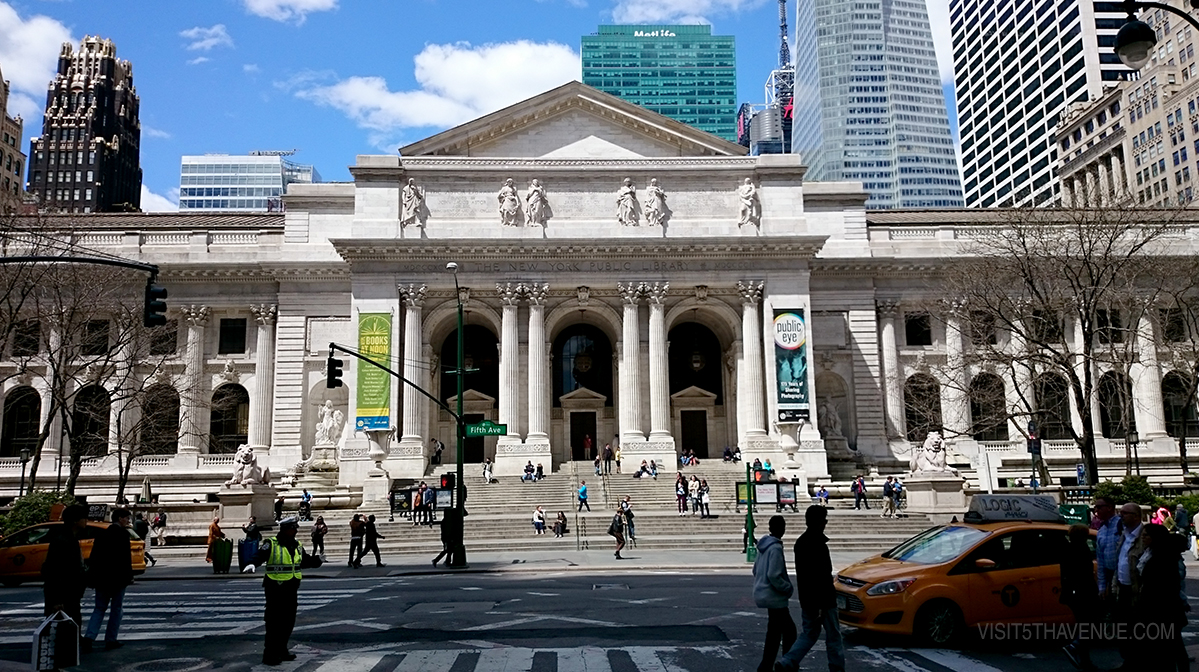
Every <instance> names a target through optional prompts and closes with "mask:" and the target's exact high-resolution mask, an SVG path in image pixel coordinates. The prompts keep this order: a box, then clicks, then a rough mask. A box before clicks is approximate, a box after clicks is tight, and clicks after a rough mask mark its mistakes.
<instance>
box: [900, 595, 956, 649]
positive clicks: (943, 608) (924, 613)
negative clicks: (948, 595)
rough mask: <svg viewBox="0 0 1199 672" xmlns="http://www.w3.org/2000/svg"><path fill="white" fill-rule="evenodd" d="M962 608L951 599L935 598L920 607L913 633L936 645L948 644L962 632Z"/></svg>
mask: <svg viewBox="0 0 1199 672" xmlns="http://www.w3.org/2000/svg"><path fill="white" fill-rule="evenodd" d="M962 631H963V624H962V610H961V609H958V605H956V604H954V603H953V602H951V601H949V600H934V601H932V602H929V603H927V604H925V605H924V606H922V607H920V611H917V612H916V622H915V625H914V626H913V628H912V634H913V635H915V636H916V637H917V638H919V639H921V640H923V641H925V642H927V643H929V644H933V645H935V646H947V645H949V644H952V643H953V642H954V641H956V640H957V639H958V638H959V637H960V636H961V634H962Z"/></svg>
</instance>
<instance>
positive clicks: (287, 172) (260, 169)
mask: <svg viewBox="0 0 1199 672" xmlns="http://www.w3.org/2000/svg"><path fill="white" fill-rule="evenodd" d="M291 154H292V152H253V153H251V154H249V155H248V156H229V155H226V154H206V155H204V156H185V157H183V162H182V165H181V166H180V170H179V172H180V175H179V209H180V210H207V211H226V212H228V211H242V212H278V211H281V210H282V209H283V198H282V197H283V194H285V193H287V185H289V184H295V183H297V182H320V181H321V176H320V174H319V173H317V172H316V169H315V168H313V167H312V166H306V165H303V164H299V163H292V162H291V161H287V160H285V159H284V158H283V157H284V156H290V155H291Z"/></svg>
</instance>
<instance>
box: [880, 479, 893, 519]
mask: <svg viewBox="0 0 1199 672" xmlns="http://www.w3.org/2000/svg"><path fill="white" fill-rule="evenodd" d="M894 481H895V479H894V478H892V477H891V476H888V477H887V481H886V482H885V483H883V513H882V516H881V517H882V518H894V517H895V483H894Z"/></svg>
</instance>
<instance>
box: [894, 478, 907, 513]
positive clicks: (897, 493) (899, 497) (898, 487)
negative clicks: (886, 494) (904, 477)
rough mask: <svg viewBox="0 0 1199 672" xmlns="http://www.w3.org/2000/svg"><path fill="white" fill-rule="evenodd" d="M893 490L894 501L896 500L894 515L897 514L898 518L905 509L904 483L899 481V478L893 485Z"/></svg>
mask: <svg viewBox="0 0 1199 672" xmlns="http://www.w3.org/2000/svg"><path fill="white" fill-rule="evenodd" d="M891 489H892V492H893V494H892V499H894V500H895V511H894V513H895V517H896V518H898V517H899V511H900V509H901V508H902V507H903V481H901V480H899V477H898V476H896V477H895V482H894V483H892V484H891ZM904 515H907V514H904Z"/></svg>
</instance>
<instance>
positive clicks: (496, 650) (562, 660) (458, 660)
mask: <svg viewBox="0 0 1199 672" xmlns="http://www.w3.org/2000/svg"><path fill="white" fill-rule="evenodd" d="M684 650H690V651H695V652H697V653H701V654H702V655H704V656H705V657H706V659H707V660H709V661H711V659H712V658H713V657H724V658H727V657H729V652H727V651H724V650H721V647H694V648H691V649H682V648H679V647H648V646H623V647H614V648H608V649H604V648H600V647H596V646H585V647H579V648H570V649H550V648H545V649H542V648H537V649H530V648H522V647H510V646H498V647H493V648H482V649H448V650H420V651H407V652H400V651H383V650H379V649H377V648H375V649H372V650H370V651H342V652H340V653H337V654H334V655H333V656H332V657H331V658H326V657H325V656H324V655H318V656H305V655H301V656H300V658H299V659H298V660H297V661H296V662H295V663H294V664H293V665H294V667H292V668H282V669H291V670H295V669H300V668H303V669H304V670H315V672H428V671H429V670H449V669H453V670H455V672H530V671H531V670H532V669H533V667H534V658H538V659H545V663H546V664H550V663H552V664H550V665H549V667H550V668H551V669H557V671H558V672H612V670H613V665H612V663H611V662H610V661H612V660H616V661H622V660H623V661H624V663H623V664H621V665H619V667H618V669H622V670H628V669H630V665H631V666H632V669H635V670H637V672H689V670H687V669H686V668H684V667H680V666H679V665H678V664H676V663H674V662H671V661H672V659H673V657H674V654H677V653H679V652H681V651H684ZM388 661H395V662H394V664H389V663H388ZM314 663H316V664H317V666H315V667H314ZM539 666H542V667H544V665H543V664H542V663H539ZM255 669H257V668H255ZM263 669H264V670H265V669H267V668H263Z"/></svg>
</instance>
